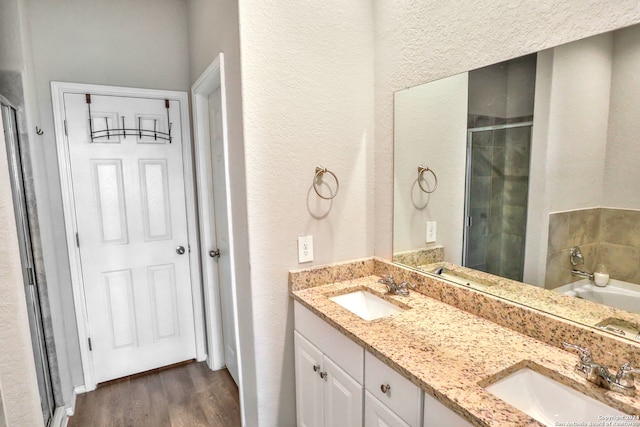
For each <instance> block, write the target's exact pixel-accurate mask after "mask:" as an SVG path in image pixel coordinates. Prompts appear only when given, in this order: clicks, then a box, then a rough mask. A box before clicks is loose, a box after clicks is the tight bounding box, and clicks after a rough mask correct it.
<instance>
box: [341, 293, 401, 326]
mask: <svg viewBox="0 0 640 427" xmlns="http://www.w3.org/2000/svg"><path fill="white" fill-rule="evenodd" d="M329 299H330V300H331V301H334V302H336V303H337V304H339V305H341V306H342V307H344V308H346V309H347V310H349V311H350V312H352V313H353V314H355V315H357V316H360V317H361V318H363V319H364V320H375V319H380V318H381V317H386V316H390V315H392V314H396V313H401V312H403V311H404V309H403V308H400V307H398V306H396V305H393V304H391V303H390V302H389V301H386V300H384V299H382V298H380V297H378V296H376V295H374V294H372V293H371V292H367V291H356V292H351V293H348V294H344V295H337V296H335V297H329Z"/></svg>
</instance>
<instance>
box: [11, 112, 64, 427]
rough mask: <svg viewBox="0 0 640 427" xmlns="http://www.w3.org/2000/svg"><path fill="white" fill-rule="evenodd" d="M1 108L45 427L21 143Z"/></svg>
mask: <svg viewBox="0 0 640 427" xmlns="http://www.w3.org/2000/svg"><path fill="white" fill-rule="evenodd" d="M0 106H1V109H2V115H1V118H2V123H0V124H1V125H2V128H3V130H4V136H5V143H6V150H7V160H8V163H9V175H10V178H11V189H12V193H13V207H14V210H15V213H16V226H17V231H18V244H19V246H20V260H21V263H22V276H23V279H24V290H25V296H26V301H27V311H28V317H29V326H30V330H31V343H32V346H33V353H34V359H35V365H36V376H37V379H38V388H39V391H40V403H41V408H42V417H43V420H44V425H45V426H48V425H49V424H50V423H51V420H52V418H53V411H54V408H55V403H54V398H53V388H52V383H51V373H50V370H49V363H48V358H47V346H46V342H45V336H44V329H43V324H42V312H41V308H40V295H39V292H40V290H39V287H38V283H37V281H36V274H35V266H34V260H33V248H32V246H31V231H30V228H29V221H28V217H27V203H26V199H25V191H24V178H23V173H22V161H21V156H20V144H19V140H18V129H17V120H16V110H15V109H13V107H11V106H9V105H7V104H4V103H0ZM0 424H1V423H0Z"/></svg>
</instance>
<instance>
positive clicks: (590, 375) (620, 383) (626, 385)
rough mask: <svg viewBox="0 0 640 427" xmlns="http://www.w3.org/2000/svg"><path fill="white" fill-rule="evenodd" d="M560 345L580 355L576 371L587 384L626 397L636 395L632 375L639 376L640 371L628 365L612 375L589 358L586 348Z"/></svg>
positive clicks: (567, 344)
mask: <svg viewBox="0 0 640 427" xmlns="http://www.w3.org/2000/svg"><path fill="white" fill-rule="evenodd" d="M562 345H563V346H564V347H565V348H567V349H573V350H577V351H578V352H579V353H580V354H579V357H580V360H579V361H578V363H577V364H576V366H575V368H576V371H578V372H580V373H581V374H582V375H583V376H584V377H585V378H586V379H587V381H589V382H592V383H594V384H596V385H598V386H600V387H604V388H606V389H609V390H612V391H615V392H618V393H622V394H624V395H626V396H633V395H635V394H636V386H635V382H634V378H633V374H640V370H638V369H636V368H633V367H631V365H629V364H628V363H625V364H624V365H622V366H620V369H618V372H617V373H616V374H615V375H614V374H612V373H611V372H609V369H607V368H606V367H604V366H602V365H601V364H599V363H596V362H594V360H593V358H592V357H591V351H589V349H588V348H584V347H580V346H578V345H575V344H569V343H567V342H563V343H562Z"/></svg>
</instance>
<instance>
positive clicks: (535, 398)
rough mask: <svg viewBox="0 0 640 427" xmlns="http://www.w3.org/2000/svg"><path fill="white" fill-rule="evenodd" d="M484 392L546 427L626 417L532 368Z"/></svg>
mask: <svg viewBox="0 0 640 427" xmlns="http://www.w3.org/2000/svg"><path fill="white" fill-rule="evenodd" d="M485 389H486V390H487V391H489V392H490V393H491V394H493V395H494V396H496V397H499V398H500V399H502V400H504V401H505V402H507V403H509V404H510V405H512V406H515V407H516V408H518V409H520V410H521V411H522V412H524V413H525V414H527V415H529V416H530V417H532V418H535V419H536V420H538V421H539V422H541V423H543V424H545V425H547V426H558V425H563V424H562V423H567V422H573V423H575V424H570V425H600V424H596V423H593V424H589V421H591V422H598V423H603V422H606V421H607V420H608V421H611V420H615V418H606V417H615V416H625V415H626V414H625V413H624V412H620V411H618V410H617V409H613V408H611V407H610V406H607V405H605V404H604V403H601V402H599V401H597V400H595V399H593V398H591V397H589V396H586V395H584V394H582V393H580V392H579V391H576V390H574V389H572V388H571V387H568V386H566V385H564V384H561V383H559V382H557V381H554V380H552V379H551V378H549V377H547V376H545V375H542V374H539V373H538V372H535V371H533V370H531V369H529V368H523V369H520V370H519V371H516V372H515V373H513V374H511V375H509V376H508V377H506V378H503V379H501V380H500V381H497V382H495V383H493V384H491V385H489V386H487V387H485ZM618 420H624V421H625V422H629V423H630V424H625V425H640V423H638V424H633V420H629V419H625V418H618ZM565 425H569V424H565ZM602 425H606V424H602ZM612 425H613V424H612Z"/></svg>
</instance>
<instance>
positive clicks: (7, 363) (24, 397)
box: [0, 121, 43, 427]
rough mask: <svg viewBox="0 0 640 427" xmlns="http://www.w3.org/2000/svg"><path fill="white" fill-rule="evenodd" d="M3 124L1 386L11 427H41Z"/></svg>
mask: <svg viewBox="0 0 640 427" xmlns="http://www.w3.org/2000/svg"><path fill="white" fill-rule="evenodd" d="M4 146H5V140H4V132H3V128H2V124H1V121H0V147H2V149H0V241H1V242H2V245H1V246H0V325H2V327H0V384H1V387H2V392H1V394H2V400H3V406H4V412H5V416H6V420H7V425H8V426H10V427H13V426H15V427H19V426H41V425H42V424H43V422H42V413H41V411H40V396H39V395H38V385H37V382H36V372H35V365H34V359H33V350H32V348H31V338H30V332H29V320H28V318H27V306H26V302H25V295H24V285H23V280H22V266H21V264H20V250H19V248H18V235H17V231H16V222H15V213H14V211H13V201H12V199H11V184H10V181H9V166H8V164H7V154H6V151H5V150H4Z"/></svg>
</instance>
